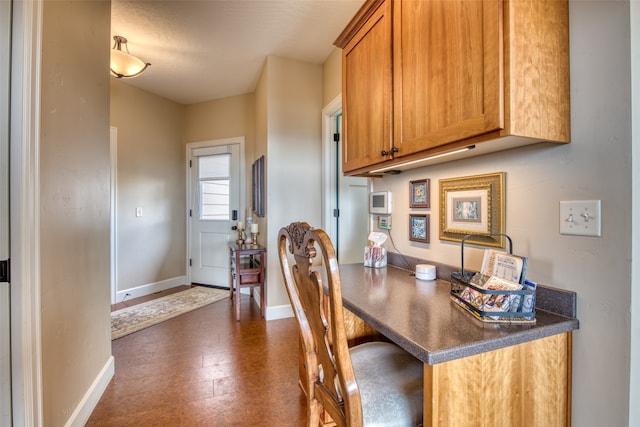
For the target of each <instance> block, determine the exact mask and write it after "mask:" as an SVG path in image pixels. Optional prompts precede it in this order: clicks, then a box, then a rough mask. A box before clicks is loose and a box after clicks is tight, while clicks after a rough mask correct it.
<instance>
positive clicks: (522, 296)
mask: <svg viewBox="0 0 640 427" xmlns="http://www.w3.org/2000/svg"><path fill="white" fill-rule="evenodd" d="M473 236H492V237H493V236H503V237H505V238H506V239H507V240H508V241H509V246H508V252H507V253H508V254H509V255H513V242H512V240H511V237H509V236H508V235H506V234H497V233H496V234H467V235H465V236H464V237H463V238H462V241H461V244H460V249H461V271H454V272H452V273H451V300H452V301H453V302H455V303H456V304H457V305H459V306H460V307H462V308H464V309H465V310H466V311H468V312H469V313H471V314H473V315H474V316H475V317H476V318H478V319H480V320H481V321H483V322H493V323H535V321H536V312H535V299H536V298H535V294H536V291H535V287H530V286H528V284H530V282H527V281H526V280H525V276H526V258H524V257H519V258H521V259H523V260H524V267H523V269H522V273H521V275H520V280H519V284H520V285H523V288H522V289H519V290H504V289H484V288H482V287H480V286H479V285H478V283H482V281H483V280H486V279H488V277H489V276H484V275H481V274H480V273H479V272H475V271H465V269H464V244H465V241H466V240H467V239H468V238H470V237H473ZM496 301H500V302H502V303H504V305H503V307H504V306H506V307H508V308H507V309H505V310H504V311H502V310H501V311H496V308H495V307H496Z"/></svg>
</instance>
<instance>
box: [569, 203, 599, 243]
mask: <svg viewBox="0 0 640 427" xmlns="http://www.w3.org/2000/svg"><path fill="white" fill-rule="evenodd" d="M600 202H601V201H600V200H572V201H561V202H560V234H569V235H573V236H596V237H600V236H601V235H602V232H601V223H602V218H601V209H600V204H601V203H600Z"/></svg>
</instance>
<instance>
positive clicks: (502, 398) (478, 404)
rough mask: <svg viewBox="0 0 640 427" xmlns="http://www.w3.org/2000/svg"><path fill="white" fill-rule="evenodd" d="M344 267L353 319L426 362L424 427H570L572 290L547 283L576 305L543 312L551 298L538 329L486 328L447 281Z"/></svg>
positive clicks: (525, 326) (539, 314) (538, 319)
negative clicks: (453, 295) (458, 301)
mask: <svg viewBox="0 0 640 427" xmlns="http://www.w3.org/2000/svg"><path fill="white" fill-rule="evenodd" d="M339 268H340V277H341V283H342V299H343V304H344V307H345V309H347V310H348V312H349V313H347V312H346V311H345V313H346V315H351V314H353V315H355V318H356V319H360V320H361V321H362V322H364V323H365V324H366V325H369V326H370V327H372V328H373V329H375V330H376V331H377V332H379V333H380V334H382V335H383V336H384V337H386V339H388V340H390V341H392V342H394V343H396V344H397V345H399V346H400V347H402V348H403V349H405V350H406V351H408V352H409V353H411V354H412V355H413V356H415V357H416V358H418V359H419V360H420V361H422V362H423V363H424V425H425V426H435V425H442V426H470V425H472V426H492V427H493V426H552V425H553V426H569V425H571V337H572V331H573V330H576V329H578V320H577V319H576V318H575V294H574V293H572V292H568V291H562V290H559V289H554V288H546V287H542V289H540V290H541V291H543V292H545V293H547V294H548V293H558V294H559V299H560V300H563V299H564V300H565V301H568V305H569V306H571V305H573V307H568V308H567V307H564V308H562V309H561V310H556V309H555V305H554V304H553V303H552V304H550V305H549V307H545V306H544V305H545V304H544V303H543V302H544V300H546V299H548V297H547V296H545V297H544V298H542V299H541V301H540V303H538V305H537V307H536V322H535V323H534V324H496V323H485V322H482V321H480V320H479V319H476V318H474V317H473V316H472V315H471V314H469V313H467V312H466V311H465V310H464V309H462V308H461V307H459V306H458V305H456V304H454V303H453V302H452V301H451V300H450V297H449V295H450V282H449V281H447V280H434V281H421V280H417V279H416V278H415V277H413V276H412V275H411V272H410V271H408V270H404V269H400V268H396V267H393V266H387V267H384V268H370V267H364V266H363V265H362V264H342V265H340V266H339ZM553 298H555V295H552V299H553ZM541 303H543V304H542V305H541ZM551 310H553V311H551ZM572 310H573V312H572ZM554 311H556V312H554ZM361 329H362V328H361Z"/></svg>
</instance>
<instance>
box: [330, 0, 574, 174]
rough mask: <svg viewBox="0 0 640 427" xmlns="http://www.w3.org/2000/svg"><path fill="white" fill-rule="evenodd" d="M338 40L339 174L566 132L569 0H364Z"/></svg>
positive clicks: (560, 139) (557, 138)
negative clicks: (341, 124) (340, 64)
mask: <svg viewBox="0 0 640 427" xmlns="http://www.w3.org/2000/svg"><path fill="white" fill-rule="evenodd" d="M372 9H373V10H375V13H372V12H370V11H371V10H372ZM362 11H369V12H367V13H364V12H362ZM391 18H392V19H391ZM336 45H337V46H339V47H342V48H343V102H344V105H343V114H344V117H345V123H344V127H345V130H344V137H345V139H344V144H343V169H344V171H345V172H347V173H348V174H366V173H368V172H370V171H375V170H376V169H378V168H380V167H381V166H384V167H387V166H389V165H398V166H399V168H400V169H401V168H402V167H400V166H402V164H404V163H406V162H407V161H414V160H422V159H425V158H427V157H430V156H433V155H436V154H441V153H446V152H449V151H452V150H455V149H458V148H461V147H466V146H471V145H474V146H475V149H474V150H472V151H469V152H467V153H466V154H463V155H461V156H469V155H480V154H486V153H488V152H493V151H499V150H504V149H509V148H514V147H518V146H522V145H527V144H533V143H537V142H540V141H550V142H556V143H567V142H569V141H570V102H569V99H570V93H569V90H570V87H569V12H568V2H567V1H566V0H482V1H477V0H386V1H384V2H382V5H380V0H370V1H367V2H366V3H365V5H364V6H363V8H362V9H361V12H359V13H358V15H356V17H354V20H353V21H352V22H351V23H350V24H349V26H348V27H347V29H345V31H344V32H343V34H342V35H341V36H340V38H338V40H336ZM390 57H391V59H390ZM383 151H384V152H386V153H387V155H386V156H381V155H380V154H381V152H383ZM449 159H450V158H447V159H446V160H449ZM438 161H441V160H438ZM436 162H437V161H432V162H429V163H436ZM429 163H425V162H418V163H416V164H415V166H413V167H417V166H422V165H424V164H429Z"/></svg>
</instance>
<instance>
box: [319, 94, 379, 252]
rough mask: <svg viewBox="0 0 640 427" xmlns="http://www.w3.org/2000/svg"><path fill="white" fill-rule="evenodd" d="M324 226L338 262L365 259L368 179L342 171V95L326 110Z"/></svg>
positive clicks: (323, 139) (324, 130)
mask: <svg viewBox="0 0 640 427" xmlns="http://www.w3.org/2000/svg"><path fill="white" fill-rule="evenodd" d="M322 141H323V180H322V191H323V201H324V202H323V212H322V227H323V228H324V230H325V231H326V232H327V234H328V235H329V237H330V238H331V241H332V242H333V245H334V247H335V249H336V254H337V257H338V262H340V263H341V264H353V263H358V262H362V261H363V250H364V246H366V244H367V234H368V210H367V209H368V205H367V203H368V202H367V200H368V193H369V186H370V183H369V182H368V179H367V178H362V177H351V176H344V174H343V172H342V95H338V96H337V97H336V98H334V100H333V101H331V102H330V103H329V104H328V105H327V106H326V107H325V108H324V109H323V110H322Z"/></svg>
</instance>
